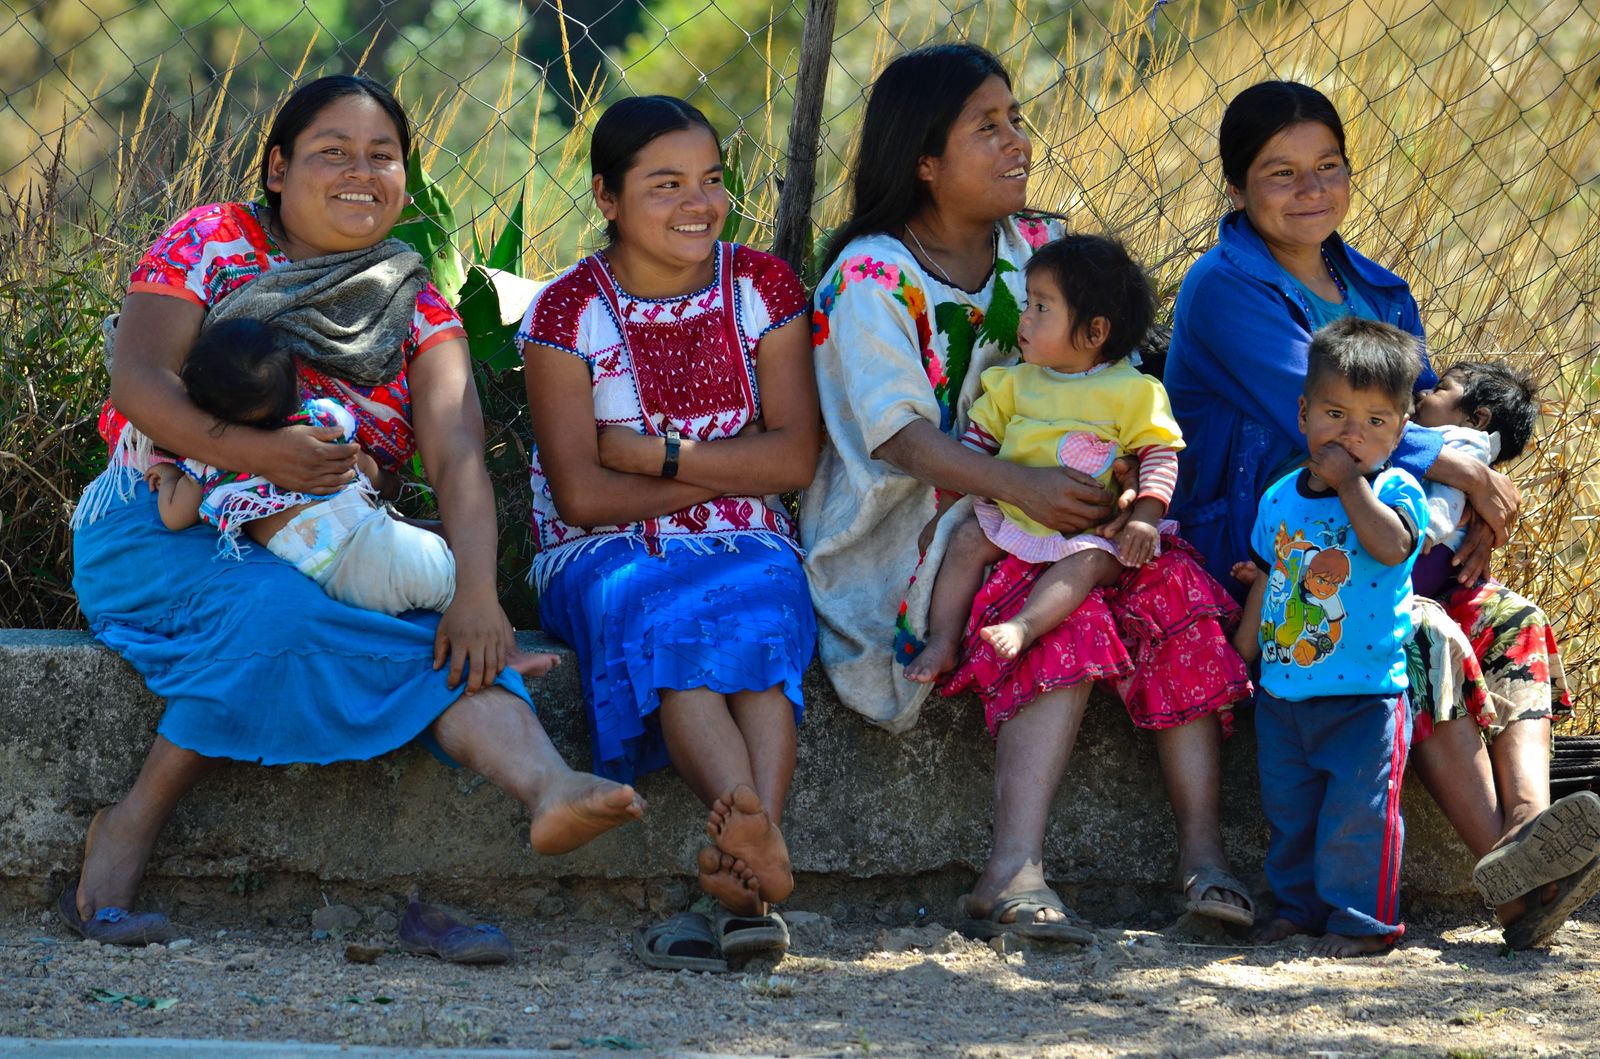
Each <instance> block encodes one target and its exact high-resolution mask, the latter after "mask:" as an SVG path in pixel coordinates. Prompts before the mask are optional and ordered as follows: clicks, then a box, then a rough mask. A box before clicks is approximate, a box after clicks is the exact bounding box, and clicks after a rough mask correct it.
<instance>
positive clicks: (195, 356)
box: [178, 320, 300, 427]
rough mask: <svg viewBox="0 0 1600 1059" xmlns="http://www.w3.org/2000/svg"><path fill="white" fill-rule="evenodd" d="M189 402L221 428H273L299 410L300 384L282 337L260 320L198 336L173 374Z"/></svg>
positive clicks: (226, 324) (214, 328)
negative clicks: (234, 425) (223, 424)
mask: <svg viewBox="0 0 1600 1059" xmlns="http://www.w3.org/2000/svg"><path fill="white" fill-rule="evenodd" d="M178 375H179V378H181V379H182V380H183V388H184V389H185V390H187V391H188V392H189V399H190V400H191V401H193V402H194V403H195V406H196V407H198V408H199V409H200V410H201V411H202V412H209V413H211V414H212V415H214V416H216V417H217V418H218V419H220V420H222V421H224V422H227V423H241V424H244V425H247V426H259V427H277V426H282V425H283V422H284V420H286V419H288V418H289V417H290V416H291V415H293V414H294V412H295V410H296V409H297V408H299V407H300V378H299V375H298V373H297V372H296V370H295V361H294V354H293V353H291V352H289V347H288V345H287V344H286V343H285V342H284V341H283V333H282V332H281V331H279V330H278V329H277V328H275V327H273V326H272V325H271V324H268V323H264V322H263V321H261V320H224V321H223V322H221V323H218V324H214V325H212V326H211V327H207V328H205V329H204V330H202V331H201V332H200V337H199V338H197V339H195V342H194V345H193V346H192V347H191V348H190V349H189V358H188V359H187V360H185V361H184V362H183V368H182V369H181V370H180V371H179V373H178Z"/></svg>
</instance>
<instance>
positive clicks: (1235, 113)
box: [1217, 81, 1350, 191]
mask: <svg viewBox="0 0 1600 1059" xmlns="http://www.w3.org/2000/svg"><path fill="white" fill-rule="evenodd" d="M1302 121H1314V122H1317V123H1318V124H1319V125H1326V126H1327V127H1328V131H1329V132H1331V133H1333V138H1334V139H1335V140H1337V141H1338V143H1339V154H1340V156H1341V157H1342V158H1343V159H1344V164H1345V165H1346V166H1349V164H1350V156H1349V155H1348V154H1347V153H1346V152H1345V147H1344V122H1342V121H1340V120H1339V111H1338V110H1337V108H1335V107H1334V105H1333V103H1332V102H1331V101H1330V100H1329V99H1328V97H1327V96H1325V95H1323V94H1322V93H1321V92H1318V91H1317V90H1316V89H1315V88H1312V87H1311V86H1310V85H1303V84H1301V83H1300V82H1298V81H1262V82H1261V83H1260V84H1255V85H1251V86H1250V87H1249V88H1247V89H1245V90H1244V91H1243V92H1240V93H1239V94H1238V95H1236V96H1234V97H1233V101H1232V102H1231V103H1229V104H1228V109H1227V110H1226V111H1224V112H1223V114H1222V126H1221V127H1220V128H1219V129H1218V130H1217V153H1218V154H1219V155H1221V156H1222V175H1223V177H1224V178H1225V179H1226V180H1227V181H1228V183H1229V184H1231V185H1232V186H1234V187H1236V188H1238V189H1239V190H1241V191H1243V190H1244V182H1245V177H1246V176H1247V175H1248V174H1249V172H1250V165H1251V163H1253V162H1254V161H1255V160H1256V155H1258V154H1260V153H1261V148H1263V147H1265V146H1266V145H1267V141H1268V140H1270V139H1272V138H1273V137H1274V136H1276V135H1278V133H1280V132H1282V131H1283V130H1284V129H1287V128H1288V127H1289V126H1291V125H1298V124H1299V123H1300V122H1302Z"/></svg>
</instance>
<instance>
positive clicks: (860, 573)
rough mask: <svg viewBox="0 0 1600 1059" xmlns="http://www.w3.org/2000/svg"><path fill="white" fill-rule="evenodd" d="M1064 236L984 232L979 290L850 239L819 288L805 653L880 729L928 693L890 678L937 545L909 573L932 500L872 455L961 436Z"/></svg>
mask: <svg viewBox="0 0 1600 1059" xmlns="http://www.w3.org/2000/svg"><path fill="white" fill-rule="evenodd" d="M1061 231H1062V230H1061V226H1060V224H1059V222H1056V221H1053V220H1045V219H1043V218H1039V217H1033V216H1028V215H1017V216H1014V217H1011V218H1009V219H1008V220H1006V221H1003V222H1001V223H1000V224H998V225H996V243H995V263H994V270H993V271H992V272H991V273H990V274H989V276H988V278H987V279H986V280H985V282H984V284H983V286H982V287H981V288H980V289H978V290H976V291H968V290H963V289H961V288H959V287H955V286H952V285H950V284H949V283H947V282H944V281H943V280H942V279H940V278H939V277H937V276H934V275H932V274H930V273H928V272H926V271H924V270H923V268H922V266H921V265H920V264H919V263H918V261H917V259H916V257H915V256H914V255H913V254H912V253H911V251H910V250H909V249H907V248H906V246H905V244H904V243H902V242H901V241H900V240H899V239H897V238H896V237H895V236H894V235H890V234H887V233H879V234H876V235H868V236H863V237H861V238H859V239H855V240H852V241H851V242H850V243H849V245H847V246H846V247H845V248H844V250H843V251H842V252H841V253H840V255H839V257H838V259H837V260H836V261H835V262H833V264H831V265H830V266H829V268H828V270H827V272H825V273H824V274H823V280H822V284H821V286H819V287H818V288H817V293H816V298H815V300H814V304H813V311H812V315H811V328H812V342H813V344H814V345H815V347H816V370H817V389H818V394H819V396H820V398H821V402H822V419H823V425H824V426H825V427H826V429H827V443H826V444H825V445H824V446H823V451H822V458H821V460H820V461H819V462H818V465H817V473H816V477H815V479H814V480H813V481H812V485H811V488H810V489H808V490H806V493H805V495H804V496H803V497H802V499H801V504H800V543H801V546H802V547H804V548H805V550H806V574H807V576H808V577H809V579H810V582H811V597H812V602H813V603H815V605H816V610H817V624H818V630H819V638H818V655H819V657H820V658H821V660H822V664H823V667H824V668H825V669H826V670H827V671H828V677H829V679H830V680H831V681H832V682H833V685H834V687H835V688H836V689H837V690H838V692H839V697H840V698H841V699H843V700H844V702H845V704H846V705H848V706H850V707H851V708H852V709H855V710H857V711H859V712H861V713H863V714H865V715H866V716H867V717H868V718H870V719H872V720H874V721H876V722H877V723H879V724H882V725H884V726H885V727H888V728H890V729H891V730H894V731H902V730H904V729H905V728H907V727H910V725H911V724H913V723H915V720H916V716H917V711H918V710H919V709H920V707H921V702H922V699H923V698H924V697H925V695H926V692H927V689H928V687H929V686H928V685H925V684H917V683H914V682H912V681H909V680H905V679H903V678H902V677H901V676H900V673H899V669H900V666H901V665H902V664H904V662H905V661H906V659H907V658H909V657H910V656H912V655H914V654H915V653H916V651H917V650H918V649H919V648H920V645H921V638H922V637H924V636H925V635H926V632H927V609H928V593H929V591H931V589H932V587H933V576H932V573H931V571H933V570H937V569H938V564H939V562H940V561H941V560H942V559H943V556H944V552H943V548H944V541H945V536H946V535H945V534H943V533H941V534H940V536H939V537H937V538H936V539H935V541H934V544H933V546H932V547H931V548H930V549H929V552H928V554H927V556H926V561H925V564H924V565H923V566H919V556H918V554H917V535H918V533H920V532H921V530H922V527H923V526H924V525H926V524H927V522H928V520H929V519H930V518H932V517H933V514H934V511H935V506H936V503H937V498H936V491H935V490H934V488H933V486H931V485H928V484H926V483H924V482H921V481H918V480H917V479H915V478H912V477H911V476H910V475H907V474H906V473H905V472H903V471H901V470H899V469H898V468H896V467H894V466H893V465H891V464H890V463H888V462H887V461H884V460H881V459H878V458H877V457H876V453H877V452H878V450H879V448H881V447H882V446H883V445H884V443H885V442H887V441H888V440H889V439H890V438H893V437H894V436H895V435H896V434H898V433H899V432H900V431H902V430H904V429H905V428H906V427H907V426H909V425H911V424H912V423H914V422H917V421H918V420H921V421H924V422H927V423H931V424H933V425H934V426H937V427H938V428H939V429H940V430H942V431H943V432H944V433H946V434H948V435H950V436H951V437H953V438H959V437H960V435H961V433H962V431H963V430H965V429H966V426H967V412H968V410H969V409H970V408H971V407H972V402H973V401H974V400H975V399H976V398H977V397H978V394H979V393H980V392H981V387H980V386H979V377H980V376H981V375H982V373H983V372H984V370H985V369H987V368H991V367H994V366H996V365H1001V364H1008V363H1011V362H1013V361H1015V359H1016V357H1017V322H1018V320H1019V319H1020V318H1021V310H1022V306H1023V304H1024V303H1025V301H1026V295H1025V293H1024V288H1023V277H1022V269H1023V266H1024V265H1026V264H1027V261H1028V258H1029V257H1030V256H1032V254H1033V251H1034V250H1035V249H1036V248H1037V247H1039V246H1042V245H1043V244H1044V243H1046V242H1047V241H1049V240H1050V239H1053V238H1056V237H1057V236H1059V235H1060V234H1061ZM945 521H949V522H953V521H954V520H945ZM945 528H946V529H948V527H945ZM924 571H928V572H924ZM908 583H909V585H910V588H909V589H908V588H907V585H908Z"/></svg>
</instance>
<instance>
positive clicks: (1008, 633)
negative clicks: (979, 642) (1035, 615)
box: [978, 618, 1033, 661]
mask: <svg viewBox="0 0 1600 1059" xmlns="http://www.w3.org/2000/svg"><path fill="white" fill-rule="evenodd" d="M978 635H979V636H981V637H983V639H984V642H985V643H987V644H988V645H989V646H990V647H993V648H994V653H995V654H997V655H999V656H1000V657H1001V658H1004V659H1006V660H1007V661H1010V660H1011V659H1013V658H1015V657H1017V656H1018V655H1019V654H1021V653H1022V652H1023V651H1024V650H1025V649H1026V648H1027V647H1028V645H1029V644H1031V643H1033V636H1032V635H1030V634H1029V632H1028V623H1027V622H1025V621H1023V620H1022V619H1021V618H1013V619H1011V620H1010V621H1003V622H1001V623H1000V624H999V625H985V626H984V627H983V628H981V629H979V630H978Z"/></svg>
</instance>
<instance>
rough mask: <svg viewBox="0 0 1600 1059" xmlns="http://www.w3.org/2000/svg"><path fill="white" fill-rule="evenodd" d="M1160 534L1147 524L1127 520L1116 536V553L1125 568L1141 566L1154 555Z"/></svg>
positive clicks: (1135, 520) (1136, 520)
mask: <svg viewBox="0 0 1600 1059" xmlns="http://www.w3.org/2000/svg"><path fill="white" fill-rule="evenodd" d="M1160 540H1161V534H1160V533H1158V532H1157V531H1156V528H1155V527H1154V526H1152V525H1150V523H1148V522H1141V521H1139V520H1138V519H1130V520H1128V524H1127V525H1126V526H1123V527H1122V530H1121V532H1119V533H1118V534H1117V553H1118V554H1119V555H1121V557H1122V562H1123V564H1124V565H1125V566H1143V565H1144V564H1145V563H1147V562H1149V561H1150V557H1151V556H1153V555H1155V553H1156V544H1157V543H1158V542H1159V541H1160Z"/></svg>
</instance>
